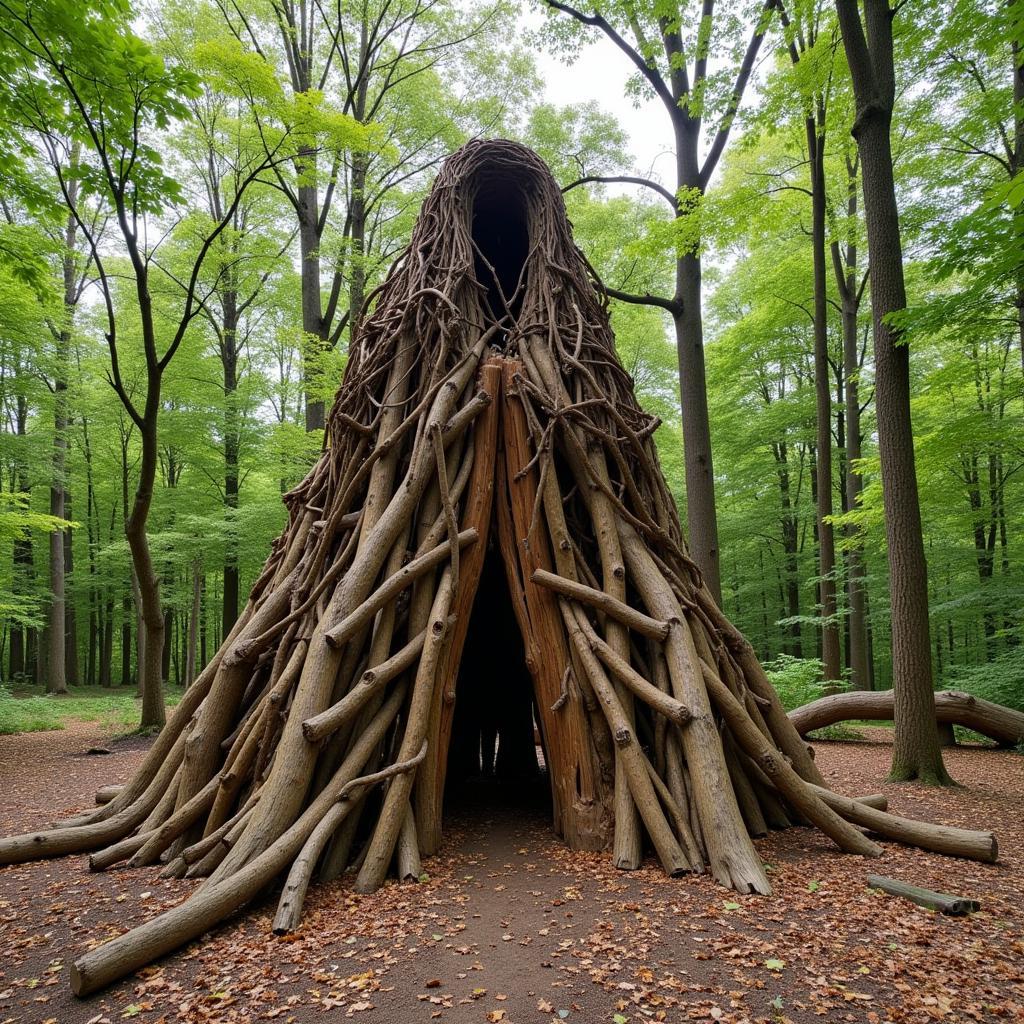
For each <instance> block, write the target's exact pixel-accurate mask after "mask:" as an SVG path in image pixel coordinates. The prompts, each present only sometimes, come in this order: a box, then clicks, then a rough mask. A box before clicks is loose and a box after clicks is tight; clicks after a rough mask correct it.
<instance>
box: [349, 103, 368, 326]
mask: <svg viewBox="0 0 1024 1024" xmlns="http://www.w3.org/2000/svg"><path fill="white" fill-rule="evenodd" d="M364 91H365V89H364ZM363 104H364V105H365V97H364V98H363ZM349 214H350V217H351V220H352V228H351V234H350V241H351V253H352V255H351V265H352V273H351V287H350V289H349V321H348V322H349V337H352V334H353V332H354V331H355V329H356V327H357V326H358V324H359V318H360V314H361V313H362V309H363V300H364V298H365V294H366V156H365V155H364V154H363V153H353V154H352V196H351V200H350V210H349Z"/></svg>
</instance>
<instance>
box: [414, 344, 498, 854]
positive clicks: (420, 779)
mask: <svg viewBox="0 0 1024 1024" xmlns="http://www.w3.org/2000/svg"><path fill="white" fill-rule="evenodd" d="M502 362H503V361H502V360H501V359H498V358H491V359H489V360H487V362H485V363H484V364H483V366H482V367H481V368H480V380H479V386H480V388H481V394H484V395H486V396H487V400H488V402H487V408H486V409H485V410H484V412H483V414H482V415H481V417H480V419H479V420H478V421H477V424H476V426H475V428H474V433H473V450H472V461H473V467H472V469H471V471H470V476H469V481H468V488H467V498H466V501H465V505H464V508H463V511H462V520H461V524H460V525H461V528H462V529H463V530H476V532H477V534H478V535H479V538H480V540H479V542H478V543H476V544H474V545H473V546H472V547H470V548H469V550H468V551H467V552H466V555H465V557H463V558H462V559H461V562H460V565H459V573H458V581H457V584H456V587H455V594H454V596H453V598H452V613H453V618H454V621H453V622H452V623H451V624H450V626H449V630H448V634H447V642H446V644H445V647H444V650H443V651H442V652H441V657H440V660H439V661H438V666H437V674H438V685H437V687H436V689H435V692H434V697H433V705H432V707H431V709H430V730H429V736H428V739H429V741H430V745H431V747H432V748H433V750H434V751H435V756H434V757H433V758H431V762H430V763H429V764H426V765H424V766H423V767H422V768H420V769H419V771H418V772H417V775H416V800H415V805H416V824H417V825H418V826H419V842H420V844H421V845H422V848H423V852H424V853H425V854H427V855H430V854H433V853H434V852H435V851H436V850H437V848H438V846H439V845H440V843H441V804H442V800H443V796H444V784H445V777H446V774H447V769H448V747H449V743H450V740H451V730H452V721H453V717H454V713H455V702H456V700H457V699H458V694H457V692H456V683H457V681H458V676H459V664H460V662H461V659H462V651H463V648H464V647H465V643H466V636H467V633H468V631H469V623H470V619H471V618H472V614H473V603H474V600H475V599H476V592H477V587H478V586H479V583H480V575H481V573H482V571H483V566H484V559H485V557H486V555H487V546H488V541H489V538H490V528H491V520H492V511H493V505H494V487H495V465H496V462H497V454H498V426H499V423H500V420H501V372H502ZM410 870H411V868H410Z"/></svg>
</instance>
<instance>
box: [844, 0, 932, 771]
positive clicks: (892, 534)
mask: <svg viewBox="0 0 1024 1024" xmlns="http://www.w3.org/2000/svg"><path fill="white" fill-rule="evenodd" d="M863 6H864V22H863V23H862V22H861V15H860V7H859V5H858V3H856V2H855V0H837V2H836V10H837V12H838V15H839V24H840V28H841V30H842V35H843V45H844V47H845V49H846V58H847V62H848V64H849V66H850V76H851V78H852V80H853V90H854V96H855V99H856V105H857V116H856V119H855V121H854V126H853V135H854V138H856V140H857V148H858V151H859V153H860V163H861V176H862V181H863V189H864V215H865V221H866V224H867V236H868V251H869V253H870V258H871V316H872V322H873V328H874V351H875V409H876V411H877V417H878V454H879V459H880V462H881V474H882V494H883V503H884V508H885V538H886V543H887V553H888V560H889V593H890V596H891V599H892V672H893V690H894V694H895V701H896V703H895V708H894V712H893V713H894V724H895V729H896V735H895V743H894V745H893V760H892V771H891V777H892V778H893V779H897V780H899V779H920V780H921V781H923V782H930V783H937V784H942V785H946V784H949V782H950V778H949V775H948V774H947V773H946V768H945V765H944V764H943V761H942V749H941V747H940V746H939V737H938V733H937V732H936V730H935V726H934V721H933V716H932V712H931V705H932V656H931V641H930V639H929V624H928V566H927V563H926V561H925V554H924V540H923V539H922V535H921V506H920V501H919V499H918V492H917V473H916V468H915V460H914V434H913V430H912V429H911V421H910V350H909V348H908V346H907V344H906V339H904V338H903V337H902V332H901V331H900V329H899V327H898V326H897V325H895V324H894V323H892V321H891V319H890V317H891V316H892V314H894V313H899V312H900V311H901V310H903V309H905V308H906V305H907V294H906V287H905V283H904V278H903V250H902V245H901V241H900V222H899V210H898V208H897V205H896V186H895V181H894V178H893V167H892V141H891V138H890V129H891V126H892V112H893V104H894V102H895V96H896V82H895V72H894V66H893V43H892V19H893V16H894V11H893V10H892V9H890V7H889V0H864V5H863Z"/></svg>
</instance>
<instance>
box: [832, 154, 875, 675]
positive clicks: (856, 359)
mask: <svg viewBox="0 0 1024 1024" xmlns="http://www.w3.org/2000/svg"><path fill="white" fill-rule="evenodd" d="M847 188H848V192H847V207H846V216H847V222H848V225H849V231H850V235H849V238H848V240H847V243H846V246H845V249H846V253H845V258H844V257H843V256H841V254H840V251H839V245H838V243H836V244H835V245H833V247H832V261H833V267H834V270H835V273H836V283H837V284H838V286H839V301H840V307H841V310H842V325H843V378H844V382H845V388H846V391H845V402H844V408H845V413H846V479H845V484H846V507H847V509H848V510H849V511H853V510H855V509H856V508H857V507H858V506H859V505H860V496H861V492H862V491H863V489H864V477H863V476H862V474H861V472H860V468H859V465H860V459H861V455H862V452H861V441H862V438H861V426H860V370H861V364H860V349H859V345H858V337H857V314H858V312H859V309H860V291H859V286H858V283H857V269H858V268H857V257H858V253H857V235H856V219H857V164H856V163H855V162H852V161H850V160H847ZM844 532H845V534H846V542H847V544H846V559H847V562H846V564H847V593H848V598H847V603H848V604H849V608H850V613H849V616H848V636H849V644H848V649H849V664H850V686H851V688H852V689H854V690H866V689H870V686H871V682H870V670H869V667H868V648H867V618H866V614H867V613H866V609H865V592H864V587H865V569H864V548H863V543H862V540H861V531H860V530H859V529H858V528H857V526H856V525H855V524H853V523H848V524H847V526H846V527H845V530H844Z"/></svg>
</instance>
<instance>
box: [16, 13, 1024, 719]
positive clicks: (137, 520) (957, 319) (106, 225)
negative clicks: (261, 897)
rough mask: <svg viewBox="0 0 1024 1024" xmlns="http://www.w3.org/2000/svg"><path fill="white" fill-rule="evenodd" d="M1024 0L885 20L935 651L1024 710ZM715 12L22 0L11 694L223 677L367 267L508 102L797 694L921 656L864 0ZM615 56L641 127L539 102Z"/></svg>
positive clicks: (732, 608)
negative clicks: (859, 42) (875, 332)
mask: <svg viewBox="0 0 1024 1024" xmlns="http://www.w3.org/2000/svg"><path fill="white" fill-rule="evenodd" d="M1021 6H1022V5H1021V4H1019V3H1010V4H1006V3H1001V2H1000V3H996V2H990V0H958V2H955V3H951V4H946V5H942V14H943V16H942V17H941V18H937V17H935V9H934V8H933V7H932V5H931V4H928V3H913V2H908V3H905V4H902V5H900V8H899V12H898V15H897V16H896V17H895V18H894V21H893V26H894V32H895V49H894V63H895V71H896V77H897V83H896V85H897V88H896V96H897V100H896V109H895V113H894V116H893V126H892V138H893V168H894V172H895V180H896V188H897V197H898V202H899V209H900V215H901V226H902V234H903V238H902V241H903V256H904V266H905V272H906V280H907V288H908V300H907V307H906V309H905V310H903V311H901V312H899V313H897V314H895V315H894V317H893V318H892V322H893V323H894V325H895V326H897V327H898V328H899V329H900V330H901V331H902V332H903V334H902V343H903V344H906V345H907V346H909V351H910V372H911V412H912V421H913V430H914V455H915V457H916V474H917V481H918V487H919V493H920V503H921V527H920V530H921V538H922V541H923V545H924V550H925V554H926V558H927V566H928V585H927V595H926V598H927V606H928V623H929V629H930V651H931V670H932V676H933V679H934V682H935V685H936V687H943V688H948V687H956V688H962V689H967V690H969V691H971V692H974V693H976V694H978V695H980V696H984V697H987V698H988V699H991V700H995V701H997V702H999V703H1003V704H1007V705H1010V706H1013V707H1017V708H1019V709H1022V710H1024V646H1022V644H1021V639H1022V625H1021V622H1022V612H1024V573H1022V572H1021V561H1022V558H1024V473H1022V472H1021V470H1022V468H1024V80H1022V74H1021V63H1022V57H1021V53H1022V49H1021V47H1022V45H1024V15H1022V13H1021V10H1020V9H1021ZM663 8H664V10H663ZM670 8H671V10H670ZM723 11H724V5H723V9H722V10H716V8H715V5H714V4H713V3H712V4H708V3H705V4H703V6H701V5H695V4H688V5H687V4H682V5H665V4H660V3H654V4H628V3H596V4H591V5H589V6H587V7H585V8H583V7H581V8H579V9H575V8H568V7H566V5H563V4H561V3H541V4H536V5H533V6H532V7H529V8H527V9H521V8H520V7H519V6H518V5H517V4H515V3H513V2H510V0H499V2H497V3H489V2H488V3H473V4H458V3H455V2H452V0H361V2H339V3H337V4H325V3H322V2H318V0H164V2H162V3H160V4H152V5H150V4H146V3H143V4H136V5H131V6H129V5H128V4H127V3H125V2H123V0H90V2H89V3H88V4H84V5H68V4H63V3H59V2H56V0H40V2H26V0H0V122H2V124H0V127H2V129H3V130H2V133H0V135H2V139H0V195H2V202H0V213H2V223H0V412H2V419H0V618H2V629H0V678H2V679H3V680H4V685H5V686H6V687H7V688H8V690H7V691H6V692H7V693H10V692H11V691H12V690H18V691H24V690H26V689H31V688H32V687H33V686H37V687H42V688H45V689H46V690H47V691H48V692H52V693H53V692H62V691H63V690H66V689H67V688H69V687H71V688H73V687H77V686H97V687H138V686H140V684H141V682H142V681H143V677H146V678H149V679H150V680H152V679H155V678H157V676H158V677H159V680H160V682H161V683H162V684H163V685H164V686H165V687H170V688H175V687H181V686H184V685H187V684H188V683H189V681H190V680H191V679H192V678H194V676H195V674H196V672H197V670H198V669H199V668H200V667H201V666H202V665H203V664H205V662H206V661H207V660H208V658H209V657H210V655H211V654H212V653H213V652H214V651H215V650H216V649H217V647H218V645H219V643H220V641H221V638H222V637H223V636H224V635H226V633H227V631H229V630H230V628H231V625H232V624H233V623H234V621H235V619H236V618H237V616H238V613H239V610H240V605H241V604H242V603H244V600H245V595H246V593H247V591H248V589H249V587H250V586H251V584H252V583H253V582H254V580H255V579H256V577H257V576H258V574H259V572H260V569H261V566H262V565H263V562H264V559H265V558H266V555H267V553H268V551H269V550H270V545H271V543H272V542H273V540H274V538H275V537H276V536H277V535H278V533H279V532H280V530H281V528H282V526H283V525H284V518H285V515H284V507H283V505H282V502H281V496H282V494H283V493H284V492H286V491H287V490H288V489H289V488H291V487H292V486H294V485H295V484H296V483H298V481H299V480H301V479H302V477H303V476H304V475H305V473H306V471H307V470H308V469H309V467H310V466H311V465H312V464H313V462H314V461H315V459H316V457H317V454H318V452H319V450H320V447H321V445H322V442H323V422H324V409H325V406H326V407H327V408H329V406H330V403H331V400H332V397H333V394H334V392H335V390H336V388H337V386H338V384H339V382H340V380H341V375H342V373H343V371H344V366H345V360H346V352H347V347H348V339H349V337H350V335H351V332H352V330H353V328H354V327H355V325H356V324H357V322H358V319H359V314H360V310H361V309H362V308H363V304H364V302H365V301H366V299H367V297H368V296H369V297H371V300H372V293H373V289H374V288H375V286H376V285H377V284H378V283H379V282H380V281H381V280H382V278H383V275H384V274H385V272H386V270H387V268H388V267H389V265H390V264H391V262H392V261H393V259H394V258H395V257H396V256H397V255H398V254H399V253H400V252H401V251H402V248H403V247H404V245H405V243H406V242H407V240H408V237H409V233H410V230H411V226H412V223H413V221H414V219H415V217H416V214H417V212H418V210H419V206H420V203H421V201H422V198H423V196H424V194H425V192H426V190H427V189H428V188H429V186H430V183H431V181H432V179H433V176H434V174H435V173H436V170H437V167H438V166H439V164H440V162H441V161H442V160H443V159H444V157H445V156H446V155H447V154H449V153H450V152H452V151H453V150H454V149H455V148H457V147H458V146H459V145H460V144H461V143H463V142H464V141H466V140H467V139H470V138H473V137H479V136H483V137H494V136H503V137H508V138H514V139H519V140H521V141H523V142H525V143H527V144H528V145H530V146H532V147H533V148H535V149H536V150H537V151H538V152H539V153H540V154H541V156H542V157H543V158H544V159H545V160H546V161H547V162H548V163H549V165H550V166H551V169H552V171H553V173H554V174H555V176H556V178H557V179H558V181H559V183H560V184H561V185H562V186H563V188H564V189H565V199H566V204H567V207H568V211H569V216H570V218H571V220H572V222H573V224H574V227H575V231H576V237H577V241H578V244H579V245H580V247H581V248H582V249H583V251H584V252H585V254H586V255H587V257H588V259H589V260H590V261H591V263H592V264H593V266H594V267H595V269H596V270H597V272H598V273H599V275H600V276H601V279H602V280H603V281H604V283H605V285H606V286H607V287H608V289H609V294H610V296H611V299H610V308H611V315H612V321H613V326H614V329H615V331H616V337H617V344H618V348H619V353H620V357H621V359H622V361H623V363H624V364H625V365H626V367H627V369H628V370H629V371H630V373H631V374H632V375H633V377H634V379H635V382H636V387H637V392H638V394H639V396H640V399H641V402H642V403H643V404H644V406H645V407H646V408H648V409H649V410H651V411H653V412H655V413H656V414H657V415H658V416H659V417H660V418H661V420H662V425H661V427H660V428H659V430H658V432H657V435H656V438H657V442H658V448H659V453H660V456H661V460H662V465H663V468H664V470H665V472H666V474H667V476H668V479H669V481H670V484H671V487H672V489H673V492H674V494H675V496H676V499H677V501H678V503H679V507H680V513H681V515H682V517H683V520H684V523H686V524H687V525H688V527H689V532H690V534H691V537H692V539H693V542H694V548H695V556H696V557H697V560H698V562H699V563H700V564H701V567H702V568H703V569H704V570H705V575H706V576H707V577H708V578H709V581H711V582H713V583H714V584H715V585H716V586H718V587H719V588H720V594H721V601H722V604H723V607H724V609H725V611H726V612H727V614H728V615H729V617H730V618H731V619H732V620H733V621H734V622H736V623H737V625H739V626H740V628H741V629H742V630H743V631H744V633H745V634H746V635H747V636H748V637H749V638H750V640H751V642H752V643H753V644H754V646H755V648H756V649H757V652H758V654H759V655H760V657H761V658H762V659H764V660H765V661H766V662H767V663H769V666H770V667H771V668H772V669H773V678H774V679H775V681H776V684H777V685H778V686H779V687H780V689H781V691H782V692H783V696H784V698H785V699H786V701H787V703H789V704H790V705H793V704H798V703H802V702H804V701H806V700H808V699H811V698H813V697H814V696H817V695H819V694H820V693H821V692H822V690H823V688H826V687H831V688H834V687H836V686H843V685H845V686H851V687H855V688H874V689H883V688H887V687H889V686H891V685H892V681H893V680H892V669H891V664H892V659H891V636H892V625H893V624H892V612H891V607H890V600H889V595H890V587H889V575H888V571H887V565H886V549H885V545H886V532H885V513H884V509H883V503H882V490H881V483H880V466H879V456H878V444H877V441H878V430H877V427H878V424H877V419H876V406H875V401H874V373H875V364H874V361H873V354H872V353H873V349H872V343H871V283H870V273H869V267H870V252H869V251H868V249H867V246H866V241H865V237H864V236H865V228H864V222H863V205H864V204H863V202H862V200H861V181H860V162H859V158H858V154H857V146H856V143H855V141H854V139H853V138H852V137H851V128H852V127H853V123H854V118H855V103H854V97H853V89H852V85H851V81H850V75H849V70H848V68H847V65H846V55H845V53H844V47H843V44H842V39H841V35H840V31H839V26H838V23H837V21H836V17H835V11H834V5H833V4H826V3H819V2H816V0H796V2H792V3H780V2H776V0H768V2H767V3H760V2H758V3H746V2H744V3H738V4H730V5H728V11H727V12H724V13H723ZM588 22H589V24H588ZM606 29H607V31H606ZM615 38H617V39H618V40H619V42H620V43H621V44H622V45H619V44H618V43H616V42H615ZM677 44H678V45H677ZM673 47H676V49H675V50H673ZM595 52H596V53H600V54H601V55H602V60H603V61H604V62H605V65H606V67H607V75H608V76H609V78H612V77H613V76H614V80H615V81H616V82H619V81H621V82H622V90H621V91H622V94H623V96H624V97H626V98H627V100H629V101H630V102H634V103H635V104H636V105H637V108H638V110H639V111H641V112H642V116H641V114H638V120H637V122H636V125H633V122H632V119H631V118H630V117H629V115H628V114H627V115H625V116H624V117H619V118H616V117H615V116H613V115H612V114H611V113H609V112H608V111H607V110H604V109H602V108H601V107H600V106H599V105H598V104H597V103H595V102H587V103H580V104H569V105H564V104H562V105H560V104H557V103H554V102H549V101H547V100H546V98H545V97H546V96H547V95H548V93H549V92H558V91H559V90H558V89H557V88H554V89H551V90H548V89H546V87H545V83H544V81H543V79H542V71H543V72H544V74H546V75H547V76H548V77H551V76H552V75H556V76H565V78H564V79H563V81H564V80H571V78H572V76H573V75H574V73H576V72H575V70H574V69H575V67H576V65H574V64H573V63H572V60H573V58H574V57H578V56H579V55H580V54H582V55H583V62H584V63H585V62H586V61H587V60H588V59H592V55H593V54H594V53H595ZM631 53H632V56H631V55H630V54H631ZM673 53H675V56H673ZM26 54H27V55H29V58H30V59H27V58H26ZM659 62H660V64H661V66H662V68H663V73H659V72H657V71H656V70H654V69H656V68H657V67H658V66H659ZM681 69H682V70H681ZM687 69H689V70H690V73H691V74H692V76H693V77H692V80H690V81H686V82H682V81H681V80H680V73H682V76H683V77H684V78H685V75H686V71H687ZM659 82H661V89H663V90H665V91H666V93H667V95H666V96H663V95H661V93H660V92H659V85H658V83H659ZM684 85H685V88H684ZM683 95H685V97H686V103H685V104H684V106H683V108H682V109H683V111H684V115H685V116H682V115H680V114H678V113H673V112H672V111H673V110H674V111H676V112H678V111H679V110H680V109H681V108H680V103H679V98H680V96H683ZM662 101H664V102H662ZM659 104H660V105H661V106H663V107H664V108H665V109H660V106H659ZM659 114H660V115H661V122H659V121H658V116H659ZM659 123H660V124H661V127H660V129H659V128H658V125H659ZM630 125H633V133H632V134H633V135H634V136H636V134H637V130H638V129H637V125H638V126H639V130H640V131H642V132H643V137H642V139H637V138H635V137H634V138H632V139H631V133H630V131H629V130H628V128H629V126H630ZM659 131H660V133H661V134H660V135H659V134H656V133H657V132H659ZM665 153H669V154H672V153H674V154H676V155H677V157H678V159H672V158H671V157H670V158H669V159H667V160H666V159H665V158H664V154H665ZM691 153H692V154H694V155H695V156H699V159H695V160H693V161H688V160H687V156H688V154H691ZM638 160H642V161H643V165H638ZM694 288H695V289H696V291H694V290H693V289H694ZM687 289H689V290H687ZM684 298H685V300H686V301H685V302H684V301H683V299H684ZM684 307H685V308H684ZM694 317H696V320H694ZM695 338H696V344H694V339H695ZM695 352H696V353H699V355H700V358H698V359H697V362H696V363H695V362H694V353H695ZM681 380H682V385H683V391H682V395H683V401H682V407H681V398H680V381H681ZM702 404H703V407H704V408H705V409H706V415H705V416H704V422H705V423H706V425H707V427H708V432H706V436H705V435H702V434H701V416H700V410H701V407H702ZM681 408H682V410H683V411H681ZM687 415H689V417H690V419H689V421H687V420H686V416H687ZM684 435H685V436H686V441H687V444H686V446H684ZM687 454H689V456H690V458H689V459H688V458H687V457H686V456H687ZM701 474H703V476H701ZM688 499H689V500H688ZM147 641H148V643H147ZM147 662H148V663H149V664H150V666H151V670H150V671H149V672H147V671H146V670H145V666H146V664H147ZM149 691H150V692H149V693H148V694H147V696H148V698H149V699H148V700H144V702H143V703H144V706H143V719H144V724H147V725H150V726H152V725H158V724H159V722H160V720H161V718H162V715H163V697H164V696H165V695H164V694H161V693H160V692H159V689H156V690H154V688H153V686H152V685H151V686H150V687H149ZM2 692H5V691H0V693H2ZM3 699H5V698H3V697H0V700H3Z"/></svg>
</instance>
